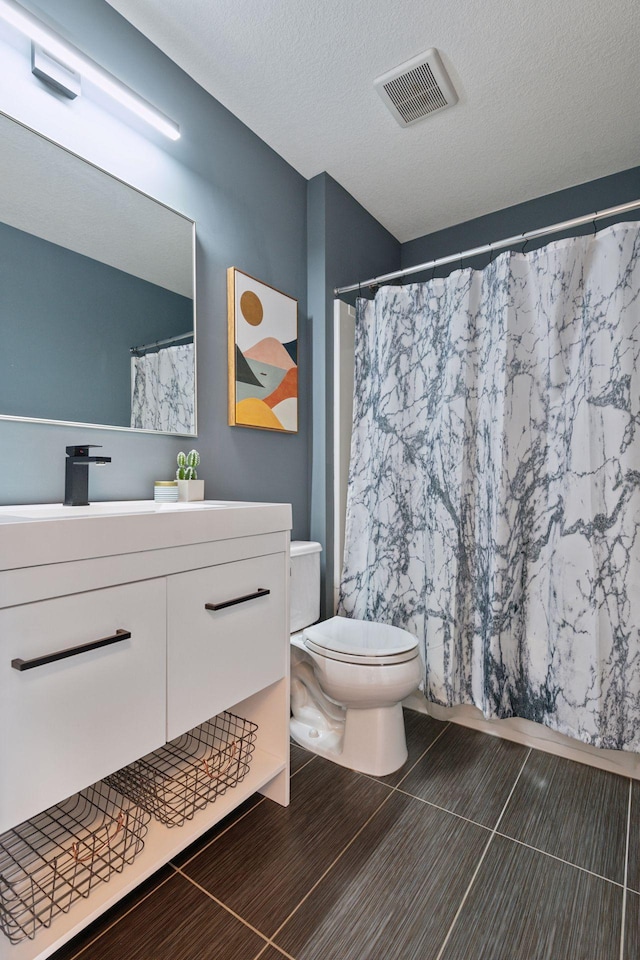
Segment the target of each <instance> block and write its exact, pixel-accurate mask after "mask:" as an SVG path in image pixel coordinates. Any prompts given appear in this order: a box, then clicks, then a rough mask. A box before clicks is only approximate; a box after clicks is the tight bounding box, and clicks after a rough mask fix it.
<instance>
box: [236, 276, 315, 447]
mask: <svg viewBox="0 0 640 960" xmlns="http://www.w3.org/2000/svg"><path fill="white" fill-rule="evenodd" d="M227 296H228V310H229V424H230V426H233V427H255V428H257V429H259V430H277V431H279V432H280V433H297V432H298V301H297V300H294V298H293V297H289V296H287V294H285V293H281V292H280V291H279V290H275V289H274V288H273V287H270V286H269V285H268V284H266V283H262V282H261V281H260V280H256V279H255V278H254V277H250V276H249V274H247V273H244V272H243V271H242V270H238V269H237V267H229V269H228V270H227Z"/></svg>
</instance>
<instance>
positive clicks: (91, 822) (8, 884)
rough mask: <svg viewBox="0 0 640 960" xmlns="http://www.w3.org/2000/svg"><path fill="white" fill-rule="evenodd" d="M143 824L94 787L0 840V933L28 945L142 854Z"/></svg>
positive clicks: (128, 806)
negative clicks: (24, 941) (96, 887)
mask: <svg viewBox="0 0 640 960" xmlns="http://www.w3.org/2000/svg"><path fill="white" fill-rule="evenodd" d="M150 819H151V818H150V817H149V815H148V814H147V813H145V811H143V810H141V809H140V808H139V807H136V806H135V805H134V804H132V803H131V802H130V801H129V800H128V799H126V798H125V797H123V796H121V795H120V794H118V793H117V792H116V791H115V790H114V789H113V788H111V787H109V786H108V785H107V784H106V783H105V782H104V781H100V782H98V783H96V784H94V785H93V786H91V787H88V788H87V789H86V790H82V791H81V792H80V793H76V794H74V795H73V796H72V797H69V798H68V799H67V800H64V801H63V802H62V803H58V804H56V805H55V806H53V807H49V809H48V810H45V811H44V812H43V813H39V814H38V815H37V816H35V817H33V818H32V819H31V820H25V822H24V823H21V824H19V825H18V826H17V827H13V828H12V829H11V830H8V831H7V832H6V833H3V834H1V835H0V930H2V932H3V933H4V934H5V936H7V937H8V938H9V940H10V941H11V943H20V941H22V940H25V939H27V938H29V939H33V938H34V937H35V935H36V933H37V931H38V929H39V928H40V927H48V926H49V925H50V924H51V921H52V920H53V919H54V917H55V916H57V914H59V913H66V912H67V911H68V910H69V908H70V907H71V905H72V904H73V903H74V902H75V901H76V900H79V899H80V898H81V897H88V896H89V892H90V891H91V890H92V889H93V888H94V887H95V886H96V884H98V883H101V882H104V881H108V880H109V878H110V877H111V876H112V874H114V873H121V872H122V870H123V868H124V866H125V864H128V863H132V861H133V860H134V859H135V857H136V856H137V855H138V854H139V853H140V851H141V850H142V848H143V847H144V837H145V836H146V833H147V824H148V823H149V820H150Z"/></svg>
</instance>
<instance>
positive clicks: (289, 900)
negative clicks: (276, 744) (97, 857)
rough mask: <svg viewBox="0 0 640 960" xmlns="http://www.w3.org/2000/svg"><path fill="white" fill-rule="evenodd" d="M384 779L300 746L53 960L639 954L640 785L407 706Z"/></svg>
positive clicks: (625, 959) (459, 959) (609, 958)
mask: <svg viewBox="0 0 640 960" xmlns="http://www.w3.org/2000/svg"><path fill="white" fill-rule="evenodd" d="M406 721H407V739H408V744H409V760H408V762H407V764H406V765H405V767H403V769H402V770H400V771H398V772H397V773H395V774H393V775H391V776H389V777H381V778H379V779H374V778H372V777H365V776H363V775H361V774H358V773H354V772H353V771H351V770H345V769H343V768H342V767H339V766H337V765H335V764H332V763H329V762H328V761H326V760H322V759H321V758H319V757H314V756H312V755H311V754H308V753H306V752H305V751H304V750H302V749H301V748H300V747H298V746H295V745H294V746H292V771H293V775H292V782H291V792H292V801H291V805H290V806H289V807H288V808H286V809H285V808H283V807H280V806H278V805H277V804H275V803H273V802H271V801H270V800H265V799H261V798H254V799H252V800H251V801H248V802H247V803H246V804H243V805H242V807H241V808H240V809H239V810H238V811H236V812H235V814H233V815H232V817H230V818H228V819H227V820H226V821H223V822H222V823H221V824H219V825H218V827H216V828H215V830H213V831H211V832H210V833H209V834H207V836H206V837H204V838H201V839H200V840H199V841H198V842H197V844H195V845H194V846H193V847H191V848H189V850H187V851H185V853H183V854H182V855H181V856H180V857H179V858H177V860H176V861H175V862H174V863H172V864H171V865H169V866H167V867H165V868H164V869H163V870H161V871H160V872H159V873H158V874H157V875H156V876H155V877H154V878H152V879H151V880H150V881H148V882H147V883H146V884H144V885H143V887H142V888H140V889H139V890H138V891H136V892H135V893H134V894H131V895H130V896H129V897H128V898H127V899H126V900H125V901H123V902H122V903H121V904H119V905H118V906H117V907H115V908H114V909H113V910H111V911H110V912H109V913H108V914H106V915H105V916H104V917H102V918H101V919H100V920H98V921H97V922H96V923H95V924H93V925H92V926H91V927H89V928H88V929H87V930H85V931H84V932H83V933H82V934H80V936H79V937H77V938H76V939H75V940H74V941H72V942H71V943H70V944H68V945H67V946H66V947H65V948H64V949H63V950H60V951H58V953H57V954H55V960H72V958H76V957H77V958H78V960H123V958H124V960H279V958H280V960H282V958H283V957H289V958H294V960H638V957H640V926H639V924H640V854H639V852H638V848H639V844H640V826H639V824H640V810H639V805H640V783H637V782H632V781H630V780H628V779H626V778H623V777H618V776H615V775H614V774H609V773H603V772H602V771H600V770H596V769H594V768H592V767H587V766H583V765H581V764H577V763H574V762H572V761H570V760H563V759H559V758H557V757H553V756H550V755H548V754H544V753H540V752H538V751H536V750H529V749H527V748H526V747H522V746H519V745H517V744H513V743H509V742H508V741H505V740H499V739H497V738H494V737H490V736H487V735H486V734H482V733H478V732H476V731H472V730H468V729H466V728H464V727H460V726H455V725H453V724H451V725H447V724H444V723H439V722H438V721H436V720H433V719H431V718H429V717H425V716H422V715H420V714H416V713H407V714H406Z"/></svg>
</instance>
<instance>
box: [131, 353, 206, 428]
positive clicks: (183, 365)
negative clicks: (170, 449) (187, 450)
mask: <svg viewBox="0 0 640 960" xmlns="http://www.w3.org/2000/svg"><path fill="white" fill-rule="evenodd" d="M131 426H132V427H139V428H141V429H143V430H162V431H164V432H165V433H195V365H194V354H193V344H192V343H185V344H181V345H179V346H175V347H164V348H163V349H162V350H157V351H156V352H155V353H147V354H144V355H143V356H141V357H132V358H131Z"/></svg>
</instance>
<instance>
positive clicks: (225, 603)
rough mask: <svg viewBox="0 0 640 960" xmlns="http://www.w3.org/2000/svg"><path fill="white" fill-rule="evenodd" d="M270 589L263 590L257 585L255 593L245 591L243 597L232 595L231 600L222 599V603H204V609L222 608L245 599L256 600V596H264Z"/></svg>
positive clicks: (233, 605) (245, 600) (242, 601)
mask: <svg viewBox="0 0 640 960" xmlns="http://www.w3.org/2000/svg"><path fill="white" fill-rule="evenodd" d="M268 593H271V590H265V589H264V588H263V587H258V589H257V590H256V592H255V593H247V595H246V596H244V597H234V599H233V600H223V602H222V603H205V605H204V608H205V610H223V609H224V608H225V607H235V605H236V603H246V602H247V600H256V599H257V598H258V597H266V595H267V594H268Z"/></svg>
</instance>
